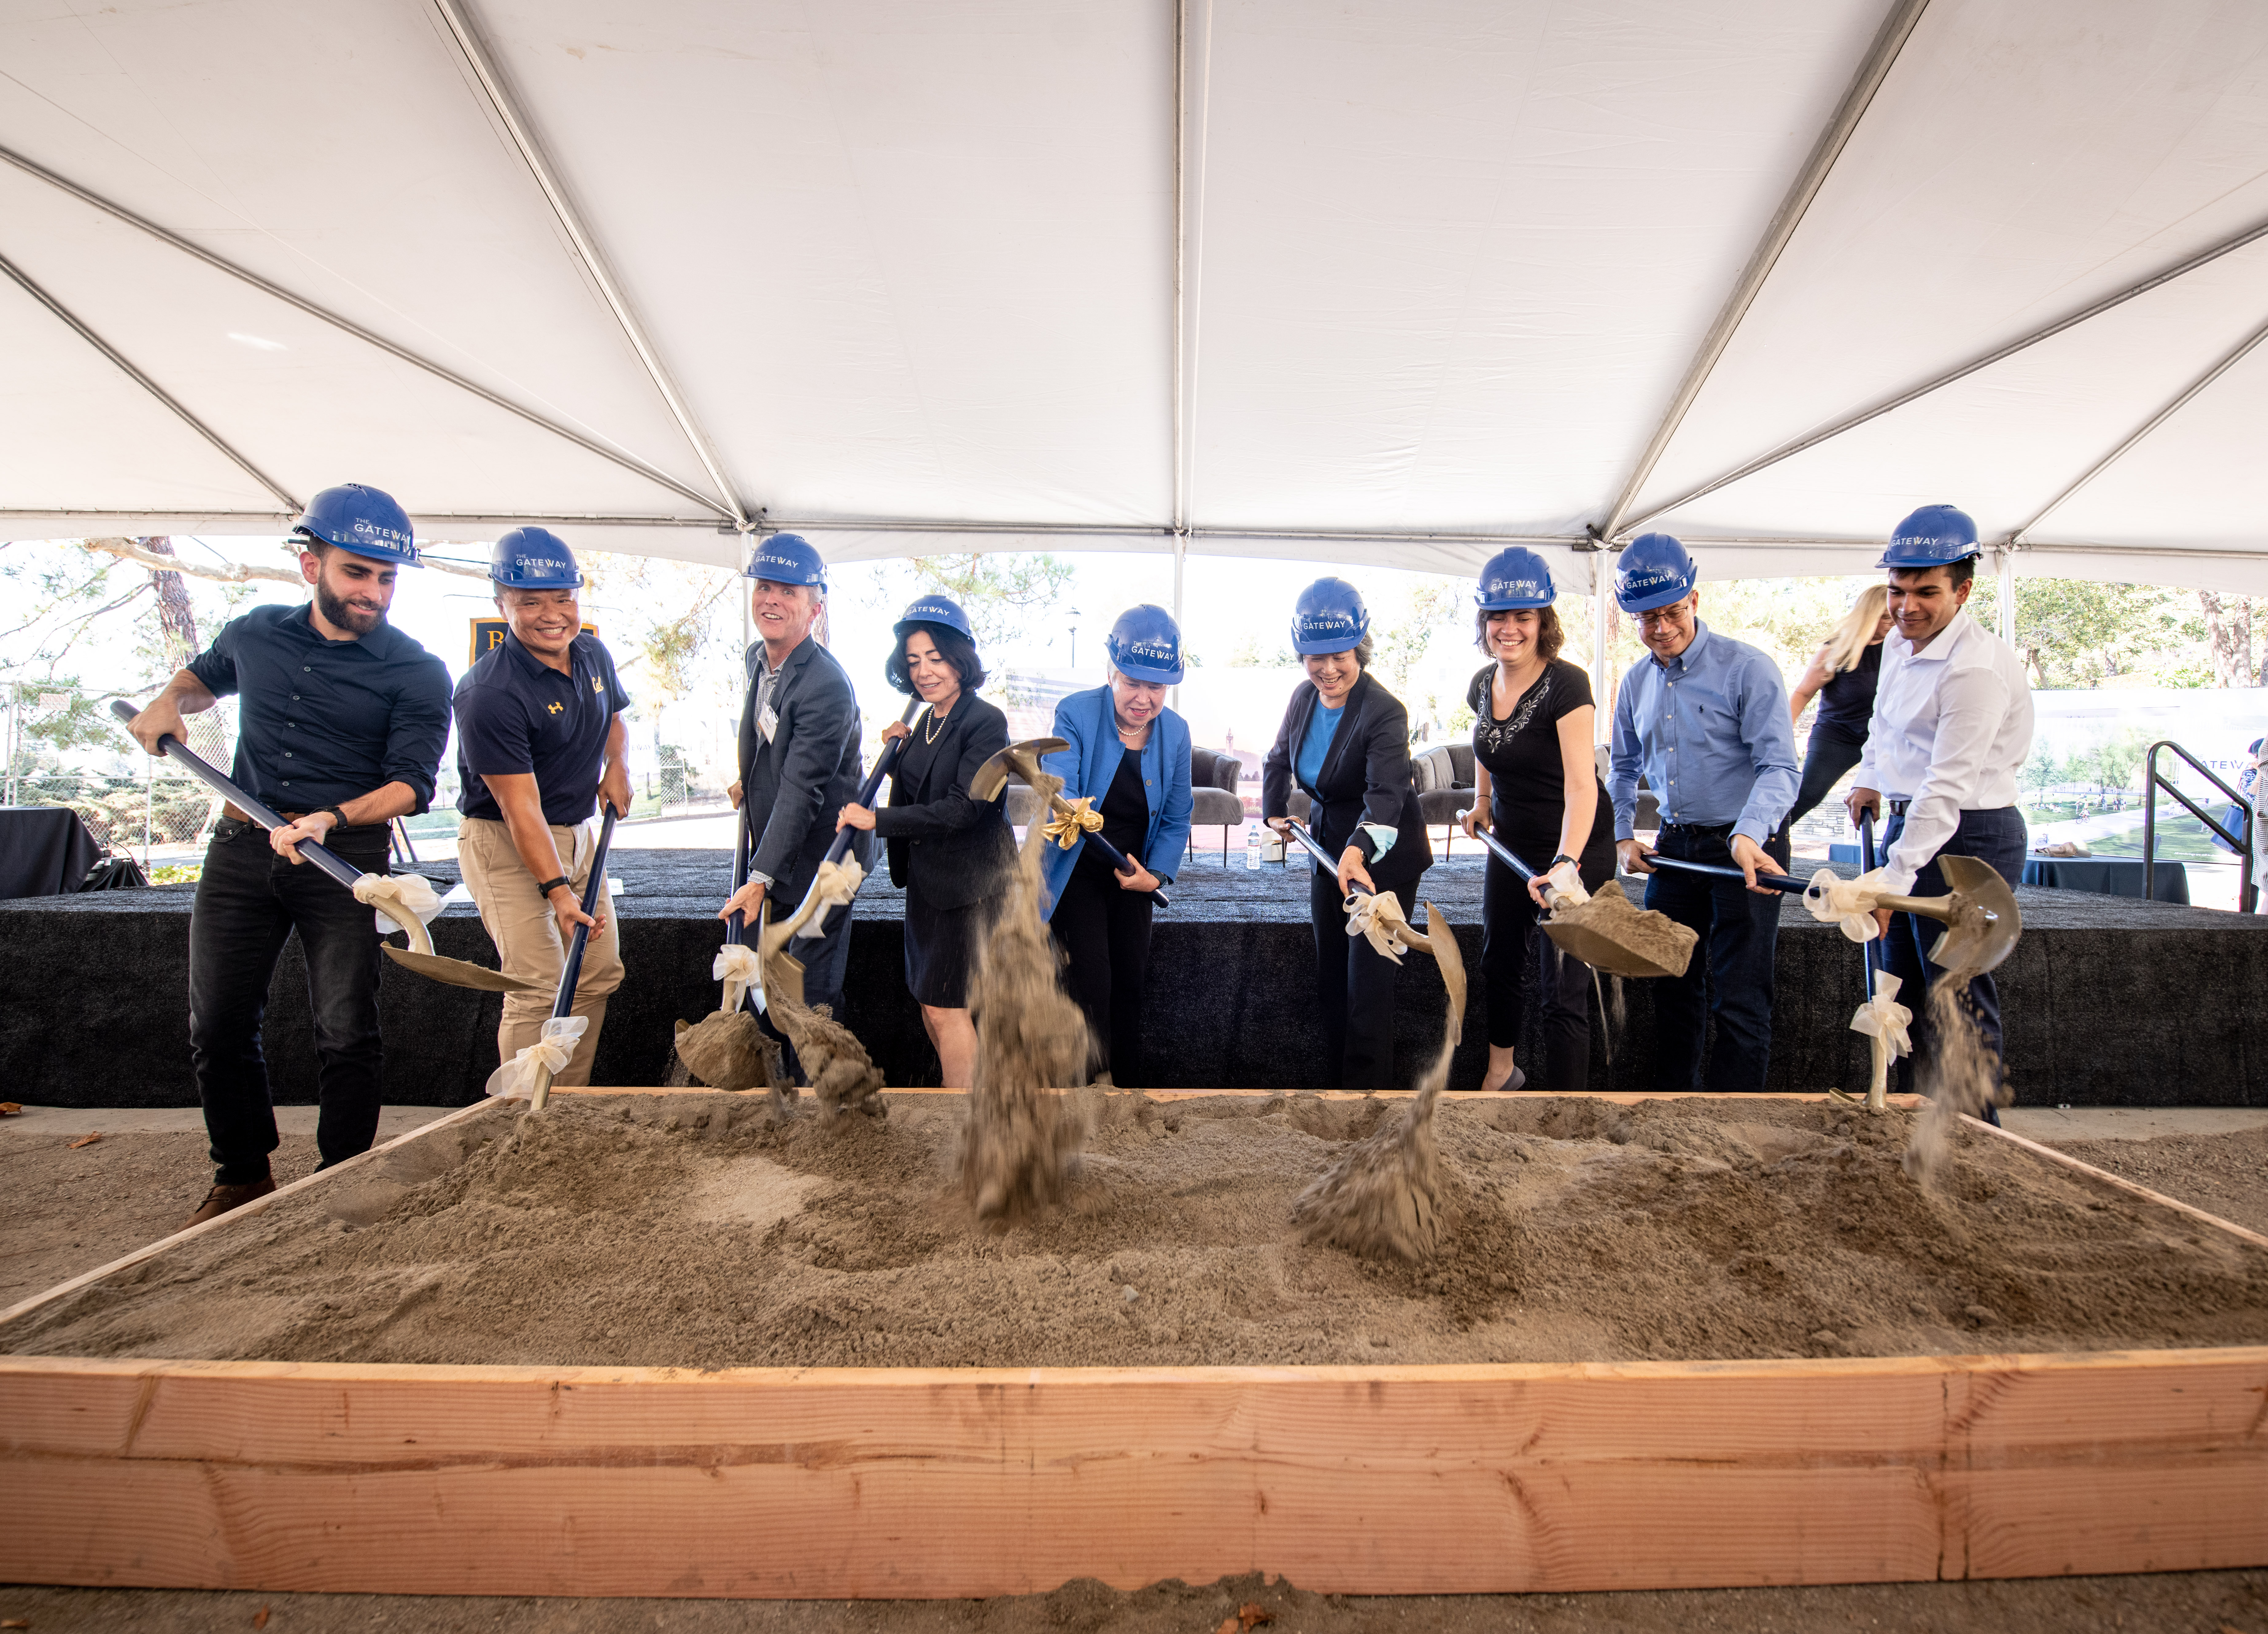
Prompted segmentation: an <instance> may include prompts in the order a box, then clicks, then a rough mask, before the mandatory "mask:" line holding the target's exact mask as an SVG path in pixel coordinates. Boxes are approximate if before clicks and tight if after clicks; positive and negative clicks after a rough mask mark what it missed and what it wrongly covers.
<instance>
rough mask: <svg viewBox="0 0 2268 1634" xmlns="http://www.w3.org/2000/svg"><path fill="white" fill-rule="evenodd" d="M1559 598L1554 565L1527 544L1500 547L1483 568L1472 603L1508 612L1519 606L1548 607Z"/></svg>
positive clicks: (1496, 611)
mask: <svg viewBox="0 0 2268 1634" xmlns="http://www.w3.org/2000/svg"><path fill="white" fill-rule="evenodd" d="M1558 599H1559V591H1558V588H1557V586H1555V585H1554V584H1553V583H1552V582H1551V569H1550V567H1548V566H1545V565H1544V561H1543V558H1542V557H1540V556H1538V555H1537V554H1536V553H1535V551H1531V550H1529V549H1528V547H1527V546H1526V545H1521V544H1515V545H1512V546H1509V547H1508V548H1506V549H1505V550H1501V551H1498V552H1497V553H1496V554H1495V555H1494V556H1491V557H1490V558H1488V566H1485V567H1484V568H1482V569H1481V581H1480V585H1479V587H1478V588H1476V589H1475V590H1474V592H1473V605H1474V606H1476V607H1477V608H1479V609H1480V610H1482V611H1483V612H1484V613H1501V612H1509V611H1510V610H1513V608H1516V607H1549V606H1550V605H1551V603H1554V602H1556V601H1557V600H1558Z"/></svg>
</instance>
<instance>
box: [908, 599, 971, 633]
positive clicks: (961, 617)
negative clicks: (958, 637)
mask: <svg viewBox="0 0 2268 1634" xmlns="http://www.w3.org/2000/svg"><path fill="white" fill-rule="evenodd" d="M916 625H944V626H945V627H946V629H948V630H958V631H960V632H961V634H963V635H965V636H967V637H968V639H969V640H971V641H974V640H976V631H974V630H972V629H970V628H969V627H968V614H967V613H964V612H962V611H961V603H958V602H956V601H954V599H953V598H952V597H951V596H949V595H935V594H933V593H932V595H924V596H923V597H921V598H920V599H919V600H917V601H916V602H915V603H914V604H913V605H912V606H910V607H909V608H907V609H906V611H905V617H902V618H901V619H899V620H898V623H897V636H898V640H901V641H902V640H905V639H906V637H907V636H909V635H910V634H911V633H912V632H913V631H914V628H915V626H916Z"/></svg>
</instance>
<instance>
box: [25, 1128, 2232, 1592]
mask: <svg viewBox="0 0 2268 1634" xmlns="http://www.w3.org/2000/svg"><path fill="white" fill-rule="evenodd" d="M84 1132H85V1131H78V1132H77V1133H84ZM10 1133H11V1135H14V1134H15V1132H13V1131H11V1132H10ZM73 1138H76V1136H75V1135H74V1136H73ZM2058 1144H2059V1145H2062V1146H2063V1147H2064V1148H2065V1149H2066V1150H2071V1151H2073V1153H2074V1154H2075V1155H2077V1156H2080V1157H2084V1158H2086V1159H2087V1160H2088V1162H2091V1163H2096V1164H2099V1165H2102V1166H2103V1167H2105V1168H2109V1169H2111V1170H2113V1171H2114V1172H2118V1173H2121V1174H2123V1175H2125V1176H2126V1177H2127V1178H2130V1179H2135V1180H2138V1181H2139V1182H2141V1183H2143V1184H2145V1185H2148V1186H2151V1187H2155V1188H2157V1189H2160V1190H2162V1191H2166V1192H2169V1193H2170V1194H2173V1195H2176V1196H2178V1197H2182V1198H2183V1199H2184V1200H2186V1201H2191V1202H2194V1203H2196V1204H2198V1206H2199V1207H2201V1208H2205V1209H2211V1210H2212V1211H2213V1212H2214V1213H2217V1214H2220V1215H2221V1216H2224V1217H2227V1218H2228V1219H2231V1220H2233V1221H2235V1222H2236V1223H2238V1224H2244V1225H2248V1226H2250V1227H2251V1228H2253V1229H2255V1230H2268V1131H2263V1130H2258V1129H2254V1130H2245V1131H2238V1132H2235V1133H2230V1134H2224V1135H2164V1136H2159V1137H2157V1138H2154V1139H2150V1140H2143V1141H2112V1140H2088V1141H2066V1142H2058ZM202 1148H203V1142H202V1140H201V1139H200V1138H199V1137H197V1136H195V1135H140V1134H136V1135H114V1136H110V1137H107V1139H106V1140H104V1141H103V1142H99V1143H97V1144H96V1145H94V1146H91V1147H86V1148H82V1149H80V1150H76V1151H73V1150H69V1149H68V1145H67V1142H66V1141H65V1140H64V1139H63V1138H61V1137H60V1136H58V1137H54V1138H50V1137H48V1136H47V1135H41V1136H40V1138H39V1139H38V1140H36V1141H27V1140H20V1139H6V1138H0V1178H4V1179H5V1181H6V1183H7V1184H6V1188H5V1191H4V1193H0V1196H4V1198H5V1200H6V1201H4V1203H0V1242H5V1243H6V1244H7V1245H8V1253H7V1255H6V1256H5V1259H4V1261H0V1277H4V1279H5V1281H4V1283H0V1292H4V1297H5V1298H18V1297H21V1295H22V1294H23V1293H24V1292H26V1291H31V1290H36V1289H38V1288H40V1287H43V1286H48V1285H52V1283H55V1282H57V1281H60V1280H62V1279H63V1277H65V1276H69V1275H75V1274H77V1272H79V1271H82V1270H85V1269H89V1268H92V1267H93V1266H95V1265H98V1264H100V1263H102V1262H103V1261H107V1260H109V1259H112V1258H115V1257H116V1256H117V1255H118V1254H120V1253H124V1252H127V1251H128V1250H129V1249H131V1248H134V1247H136V1246H140V1245H141V1244H143V1243H144V1242H147V1241H149V1240H151V1238H154V1237H156V1236H159V1235H162V1234H163V1233H164V1232H165V1231H168V1230H170V1229H172V1228H173V1225H175V1224H178V1223H179V1216H180V1215H182V1214H185V1213H186V1212H187V1211H188V1208H189V1207H191V1206H193V1205H194V1204H195V1201H196V1196H195V1194H197V1193H200V1192H201V1190H202V1179H203V1169H202V1167H201V1164H202V1158H203V1150H202ZM312 1166H313V1148H312V1142H309V1141H307V1140H306V1138H305V1137H298V1138H297V1139H294V1138H291V1137H287V1139H286V1141H285V1144H284V1148H283V1150H281V1151H280V1152H279V1153H278V1155H277V1173H278V1175H279V1177H281V1178H284V1179H290V1178H294V1177H296V1176H297V1175H298V1174H300V1173H304V1172H306V1171H307V1170H308V1169H310V1168H312ZM1248 1604H1257V1605H1259V1606H1261V1607H1263V1608H1265V1609H1267V1610H1268V1611H1269V1612H1270V1613H1271V1614H1272V1615H1273V1616H1274V1617H1275V1619H1276V1620H1275V1621H1274V1622H1273V1623H1267V1624H1263V1625H1261V1627H1262V1628H1263V1630H1264V1631H1265V1634H1294V1631H1313V1634H1352V1631H1354V1630H1362V1631H1364V1634H1368V1631H1369V1630H1412V1631H1413V1634H1467V1631H1469V1630H1536V1631H1537V1634H1609V1631H1610V1630H1630V1631H1631V1634H1692V1631H1693V1630H1754V1631H1755V1634H1782V1631H1786V1634H1797V1631H1798V1630H1801V1631H1802V1634H1815V1631H1817V1630H1837V1629H1880V1630H1916V1631H1919V1630H1930V1631H1932V1634H1938V1631H1942V1634H1955V1631H1956V1630H1958V1631H1961V1634H1968V1631H1970V1630H1976V1631H1977V1634H1984V1631H1985V1630H1992V1631H1995V1634H1999V1631H2005V1634H2054V1631H2059V1630H2169V1631H2186V1630H2195V1631H2196V1634H2268V1571H2220V1572H2186V1573H2168V1574H2153V1575H2147V1576H2133V1577H2113V1578H2072V1579H2043V1580H2036V1581H2021V1582H1990V1583H1970V1584H1958V1583H1955V1584H1889V1585H1860V1586H1840V1587H1822V1588H1775V1589H1726V1590H1707V1591H1696V1592H1684V1593H1666V1592H1648V1593H1612V1594H1607V1593H1602V1594H1587V1595H1525V1596H1457V1597H1440V1598H1432V1597H1428V1598H1410V1599H1354V1598H1345V1597H1337V1596H1329V1597H1327V1596H1321V1595H1313V1594H1307V1593H1303V1592H1300V1591H1299V1590H1297V1589H1296V1588H1294V1587H1292V1586H1290V1585H1286V1584H1281V1583H1277V1584H1268V1585H1263V1584H1262V1583H1260V1582H1259V1581H1258V1580H1257V1579H1237V1580H1230V1581H1228V1582H1225V1583H1222V1584H1218V1585H1212V1586H1204V1587H1196V1588H1191V1587H1185V1586H1182V1585H1180V1584H1161V1585H1154V1586H1151V1587H1149V1588H1146V1589H1143V1590H1139V1591H1137V1592H1134V1593H1120V1592H1117V1591H1114V1590H1110V1589H1107V1588H1104V1587H1102V1586H1100V1585H1096V1584H1092V1583H1074V1584H1071V1585H1067V1586H1064V1588H1062V1589H1059V1590H1057V1591H1056V1592H1055V1593H1050V1594H1042V1595H1032V1596H1023V1597H1016V1598H1004V1599H997V1600H991V1601H941V1602H914V1603H886V1602H828V1601H792V1602H728V1601H654V1600H619V1601H598V1600H541V1599H527V1598H517V1599H435V1598H408V1597H379V1596H368V1595H293V1594H261V1593H184V1592H178V1591H159V1590H92V1589H64V1588H44V1587H27V1586H18V1587H5V1586H0V1625H7V1624H11V1623H13V1624H14V1625H16V1626H27V1627H29V1628H32V1629H36V1630H94V1629H100V1630H121V1631H124V1634H141V1631H142V1630H151V1631H153V1634H154V1631H156V1630H181V1631H182V1634H203V1631H204V1630H242V1629H253V1628H254V1627H255V1626H258V1627H261V1628H264V1629H265V1630H269V1631H270V1634H284V1631H286V1630H295V1629H302V1630H338V1631H340V1634H362V1631H364V1630H434V1634H475V1630H478V1631H481V1634H486V1631H488V1630H496V1631H497V1634H615V1630H622V1631H624V1634H627V1631H629V1630H662V1631H664V1634H711V1631H720V1634H721V1631H722V1630H763V1631H765V1634H821V1631H822V1630H875V1631H876V1634H933V1631H934V1634H944V1631H946V1630H983V1631H986V1634H991V1631H995V1630H998V1631H999V1634H1022V1631H1023V1630H1032V1631H1033V1634H1039V1631H1041V1630H1104V1629H1109V1630H1128V1631H1129V1634H1152V1631H1153V1630H1154V1631H1156V1634H1166V1631H1167V1630H1173V1631H1175V1634H1182V1631H1184V1630H1186V1631H1188V1634H1205V1631H1207V1630H1218V1629H1219V1627H1220V1626H1221V1624H1222V1622H1223V1620H1224V1619H1227V1618H1233V1616H1235V1614H1236V1612H1237V1611H1238V1609H1239V1608H1240V1607H1242V1606H1245V1605H1248ZM262 1610H265V1611H267V1612H268V1614H269V1616H268V1620H267V1621H266V1622H265V1623H256V1619H257V1617H258V1616H259V1614H260V1613H261V1611H262Z"/></svg>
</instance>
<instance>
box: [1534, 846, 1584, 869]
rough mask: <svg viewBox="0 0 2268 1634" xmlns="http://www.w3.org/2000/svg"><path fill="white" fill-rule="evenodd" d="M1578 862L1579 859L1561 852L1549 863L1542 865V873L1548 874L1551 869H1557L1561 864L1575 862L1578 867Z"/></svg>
mask: <svg viewBox="0 0 2268 1634" xmlns="http://www.w3.org/2000/svg"><path fill="white" fill-rule="evenodd" d="M1580 861H1581V860H1580V858H1577V857H1571V856H1569V855H1568V854H1566V853H1565V852H1564V851H1563V852H1561V853H1560V854H1558V855H1557V856H1556V857H1554V858H1552V859H1551V861H1549V862H1546V863H1545V864H1544V865H1543V871H1544V872H1545V873H1547V874H1549V873H1550V871H1551V870H1552V869H1555V868H1557V867H1558V866H1559V865H1560V864H1561V863H1562V862H1575V863H1578V864H1579V865H1580Z"/></svg>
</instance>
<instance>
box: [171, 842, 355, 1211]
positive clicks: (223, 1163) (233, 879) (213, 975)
mask: <svg viewBox="0 0 2268 1634" xmlns="http://www.w3.org/2000/svg"><path fill="white" fill-rule="evenodd" d="M325 849H327V850H329V851H332V852H335V853H336V854H337V855H338V856H339V857H340V859H341V860H342V861H345V862H347V863H349V864H350V865H351V866H352V867H355V868H357V869H361V870H362V871H363V872H365V873H366V874H383V873H385V872H386V871H387V869H386V862H387V832H386V828H385V826H384V825H383V824H366V825H365V826H364V827H362V828H358V829H344V830H334V831H333V833H332V837H331V839H329V840H328V841H327V842H325ZM295 930H296V931H298V933H299V950H300V951H301V952H302V953H303V954H305V955H306V960H307V1001H308V1005H309V1008H310V1009H313V1012H314V1018H315V1062H316V1073H315V1082H316V1084H317V1088H318V1092H319V1094H320V1099H321V1102H322V1111H321V1113H320V1115H319V1117H318V1120H317V1122H316V1125H315V1148H316V1150H318V1151H319V1152H320V1153H321V1155H322V1160H323V1163H324V1165H325V1166H326V1167H328V1165H332V1164H335V1163H342V1162H344V1161H345V1160H346V1159H347V1158H349V1157H354V1156H355V1155H356V1154H357V1153H358V1152H365V1151H368V1150H370V1144H371V1142H372V1141H373V1140H375V1139H376V1138H377V1136H378V1114H379V1111H380V1109H381V1105H382V1102H383V1097H382V1095H381V1091H380V1089H379V1068H380V1066H381V1046H380V1044H379V1035H378V943H379V936H378V921H377V918H376V916H375V915H374V914H373V913H372V911H371V909H370V907H369V906H368V905H367V904H365V903H361V902H357V901H356V900H355V898H354V894H353V893H352V892H351V891H349V890H348V889H347V888H346V887H345V886H344V885H342V884H339V883H338V882H337V881H336V880H335V879H333V878H331V877H330V876H328V874H325V873H324V872H323V871H322V870H321V869H318V868H317V867H316V866H315V865H314V864H313V863H312V862H305V863H293V862H292V861H290V860H288V859H287V858H284V857H280V856H278V855H276V853H275V852H274V851H273V850H271V849H270V848H269V844H268V834H267V831H265V830H264V829H262V828H261V827H260V826H259V825H258V824H254V823H239V822H236V821H233V820H228V819H224V820H223V821H222V822H221V823H220V824H219V825H218V826H217V827H216V828H215V829H214V830H213V837H212V843H211V844H210V846H208V847H206V848H205V861H204V872H203V875H202V876H200V877H199V878H198V881H197V898H196V906H195V908H194V909H192V910H191V912H190V915H189V1060H190V1063H191V1065H192V1066H193V1068H195V1073H196V1080H197V1098H198V1099H199V1100H200V1101H202V1102H203V1104H204V1109H205V1135H206V1137H207V1139H208V1140H209V1141H210V1142H211V1146H212V1160H213V1165H214V1174H213V1180H214V1182H215V1184H217V1185H222V1186H246V1185H250V1184H251V1183H253V1182H254V1181H256V1180H261V1179H266V1178H267V1175H268V1154H269V1153H270V1152H272V1151H274V1150H276V1109H275V1105H274V1103H273V1102H272V1101H271V1100H270V1099H269V1087H268V1061H267V1057H266V1056H265V1055H264V1054H262V1053H261V1047H260V1029H261V1023H262V1021H263V1020H264V1019H265V1018H266V1017H267V1013H268V986H269V982H270V981H271V980H273V979H274V977H275V974H276V957H277V956H278V955H279V954H281V953H282V952H283V951H284V942H285V941H286V940H288V939H289V938H290V936H291V933H292V932H293V931H295Z"/></svg>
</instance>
